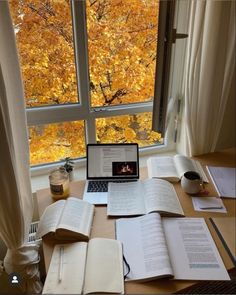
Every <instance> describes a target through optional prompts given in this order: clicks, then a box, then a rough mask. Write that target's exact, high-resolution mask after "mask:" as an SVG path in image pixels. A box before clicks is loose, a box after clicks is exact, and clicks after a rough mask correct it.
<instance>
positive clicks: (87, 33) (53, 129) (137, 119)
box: [10, 0, 164, 165]
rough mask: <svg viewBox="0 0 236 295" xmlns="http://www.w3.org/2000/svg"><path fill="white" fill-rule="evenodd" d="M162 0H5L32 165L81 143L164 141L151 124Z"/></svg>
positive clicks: (81, 152)
mask: <svg viewBox="0 0 236 295" xmlns="http://www.w3.org/2000/svg"><path fill="white" fill-rule="evenodd" d="M127 4H128V5H127ZM159 5H160V3H159V1H158V0H132V1H127V0H86V1H69V0H60V1H58V0H57V1H54V0H43V1H42V0H20V1H18V0H12V1H10V8H11V13H12V18H13V23H14V28H15V33H16V40H17V45H18V49H19V55H20V61H21V67H22V76H23V82H24V88H25V99H26V107H27V109H26V110H27V121H28V125H29V143H30V159H31V165H40V164H45V163H50V162H55V161H59V160H60V159H62V158H65V157H68V156H70V157H73V158H79V157H83V156H85V146H86V143H93V142H100V143H105V142H137V143H138V144H139V145H140V147H152V146H155V145H161V144H163V143H164V139H163V138H162V135H161V134H160V133H158V132H154V131H152V130H151V124H152V108H153V97H154V90H155V73H156V64H157V67H158V61H157V62H156V59H157V32H158V26H159V22H158V21H159Z"/></svg>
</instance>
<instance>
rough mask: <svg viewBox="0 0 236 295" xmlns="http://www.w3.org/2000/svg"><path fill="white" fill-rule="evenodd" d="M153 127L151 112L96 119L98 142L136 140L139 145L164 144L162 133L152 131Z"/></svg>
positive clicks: (127, 141)
mask: <svg viewBox="0 0 236 295" xmlns="http://www.w3.org/2000/svg"><path fill="white" fill-rule="evenodd" d="M151 127H152V114H151V113H142V114H136V115H124V116H116V117H109V118H100V119H96V130H97V142H98V143H130V142H136V143H138V144H139V147H144V146H150V145H155V144H162V143H163V139H162V138H161V134H159V133H157V132H154V131H152V130H151Z"/></svg>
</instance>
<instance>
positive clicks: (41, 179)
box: [31, 151, 175, 193]
mask: <svg viewBox="0 0 236 295" xmlns="http://www.w3.org/2000/svg"><path fill="white" fill-rule="evenodd" d="M174 154H175V151H172V152H168V153H161V154H160V153H155V154H152V155H140V156H139V166H140V168H141V167H145V166H146V162H147V159H148V158H149V157H151V156H160V155H161V156H168V155H174ZM85 179H86V167H78V168H76V169H74V180H85ZM31 187H32V192H33V193H34V192H36V191H37V190H40V189H43V188H47V187H49V180H48V173H45V174H42V175H36V176H31Z"/></svg>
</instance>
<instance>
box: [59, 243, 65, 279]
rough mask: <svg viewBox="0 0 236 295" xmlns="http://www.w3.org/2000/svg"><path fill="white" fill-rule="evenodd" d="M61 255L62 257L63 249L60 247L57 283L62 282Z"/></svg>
mask: <svg viewBox="0 0 236 295" xmlns="http://www.w3.org/2000/svg"><path fill="white" fill-rule="evenodd" d="M63 255H64V247H63V246H61V247H60V262H59V275H58V282H61V281H62V271H63Z"/></svg>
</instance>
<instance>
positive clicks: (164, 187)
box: [143, 179, 184, 215]
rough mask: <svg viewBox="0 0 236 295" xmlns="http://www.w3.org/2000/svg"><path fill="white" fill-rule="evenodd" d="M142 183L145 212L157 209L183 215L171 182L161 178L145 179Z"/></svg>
mask: <svg viewBox="0 0 236 295" xmlns="http://www.w3.org/2000/svg"><path fill="white" fill-rule="evenodd" d="M143 184H144V190H145V198H144V199H145V206H146V212H147V213H149V212H152V211H158V212H161V213H164V212H165V213H170V214H179V215H184V212H183V209H182V207H181V205H180V202H179V198H178V196H177V194H176V192H175V189H174V187H173V185H172V184H171V183H169V182H168V181H166V180H163V179H146V180H144V181H143Z"/></svg>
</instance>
